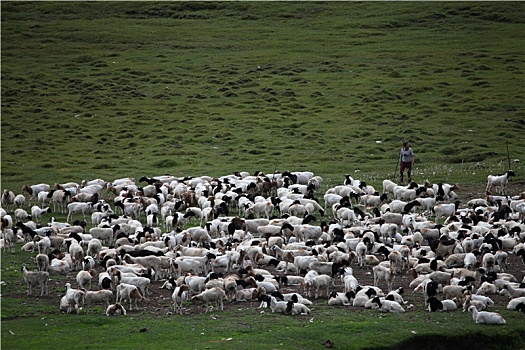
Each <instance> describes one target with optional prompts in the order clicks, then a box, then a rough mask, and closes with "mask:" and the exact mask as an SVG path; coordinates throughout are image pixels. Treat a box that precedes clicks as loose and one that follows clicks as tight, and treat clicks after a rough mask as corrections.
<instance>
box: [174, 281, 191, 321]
mask: <svg viewBox="0 0 525 350" xmlns="http://www.w3.org/2000/svg"><path fill="white" fill-rule="evenodd" d="M189 289H190V286H188V285H187V284H183V285H182V286H178V287H175V289H174V290H173V293H172V295H171V299H172V300H173V311H174V312H175V313H177V311H178V312H179V313H180V314H181V315H182V305H183V303H184V302H185V301H187V300H189V298H188V294H189V292H188V291H189Z"/></svg>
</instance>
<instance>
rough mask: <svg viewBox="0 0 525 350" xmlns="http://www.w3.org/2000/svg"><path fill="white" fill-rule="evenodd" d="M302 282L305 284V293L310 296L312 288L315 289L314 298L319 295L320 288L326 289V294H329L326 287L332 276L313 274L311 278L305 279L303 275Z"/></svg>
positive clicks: (328, 286) (328, 285)
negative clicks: (303, 280) (303, 279)
mask: <svg viewBox="0 0 525 350" xmlns="http://www.w3.org/2000/svg"><path fill="white" fill-rule="evenodd" d="M304 284H305V289H306V294H307V295H308V296H309V297H311V296H312V290H313V289H315V294H314V298H316V299H317V298H318V297H319V296H320V295H321V293H320V291H321V290H325V291H326V293H325V295H326V296H328V295H329V292H328V289H329V288H330V285H331V284H332V278H331V277H330V276H328V275H325V274H321V275H317V276H314V277H313V278H311V279H307V278H306V277H305V282H304Z"/></svg>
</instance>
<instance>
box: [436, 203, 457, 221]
mask: <svg viewBox="0 0 525 350" xmlns="http://www.w3.org/2000/svg"><path fill="white" fill-rule="evenodd" d="M460 204H461V201H459V200H457V201H455V202H454V203H439V204H436V205H435V206H434V208H433V210H434V214H435V219H434V221H435V222H436V223H437V222H438V221H439V219H440V218H442V217H447V218H448V217H450V216H452V215H455V214H456V211H457V210H458V208H459V205H460Z"/></svg>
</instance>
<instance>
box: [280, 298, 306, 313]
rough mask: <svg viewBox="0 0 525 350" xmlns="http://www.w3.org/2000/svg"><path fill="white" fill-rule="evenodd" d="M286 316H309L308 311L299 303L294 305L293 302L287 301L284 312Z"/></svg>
mask: <svg viewBox="0 0 525 350" xmlns="http://www.w3.org/2000/svg"><path fill="white" fill-rule="evenodd" d="M284 313H285V314H287V315H310V313H311V311H310V309H309V308H308V307H307V306H306V305H304V304H301V303H294V302H293V301H291V300H290V301H288V302H287V303H286V309H285V311H284Z"/></svg>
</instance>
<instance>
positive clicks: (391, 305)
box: [372, 296, 405, 312]
mask: <svg viewBox="0 0 525 350" xmlns="http://www.w3.org/2000/svg"><path fill="white" fill-rule="evenodd" d="M372 303H373V304H376V305H377V306H378V308H379V311H381V312H405V309H403V307H402V306H401V305H400V304H399V303H398V302H397V301H392V300H387V299H380V298H379V297H377V296H376V297H374V298H373V299H372Z"/></svg>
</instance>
